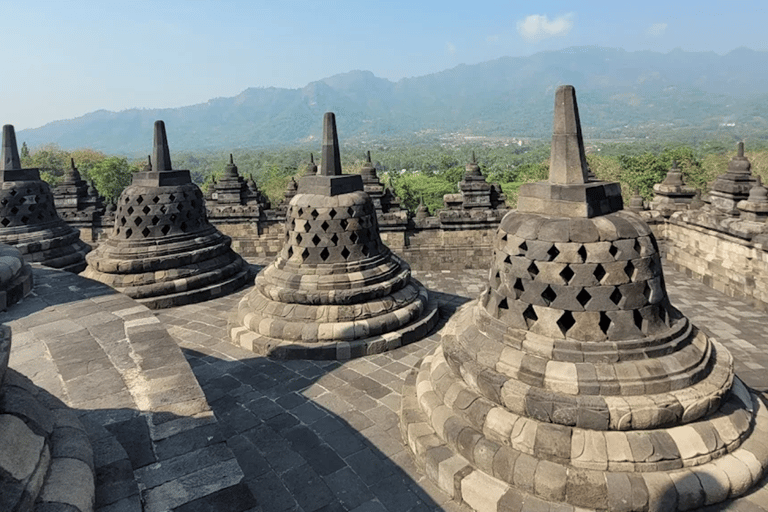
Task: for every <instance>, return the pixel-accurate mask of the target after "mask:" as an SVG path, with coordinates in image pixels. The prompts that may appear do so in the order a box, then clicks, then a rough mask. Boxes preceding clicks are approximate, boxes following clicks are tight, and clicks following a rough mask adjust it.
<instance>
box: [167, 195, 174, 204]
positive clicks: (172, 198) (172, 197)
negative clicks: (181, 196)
mask: <svg viewBox="0 0 768 512" xmlns="http://www.w3.org/2000/svg"><path fill="white" fill-rule="evenodd" d="M175 200H176V196H175V195H173V194H171V195H169V196H168V201H169V202H171V203H172V202H174V201H175Z"/></svg>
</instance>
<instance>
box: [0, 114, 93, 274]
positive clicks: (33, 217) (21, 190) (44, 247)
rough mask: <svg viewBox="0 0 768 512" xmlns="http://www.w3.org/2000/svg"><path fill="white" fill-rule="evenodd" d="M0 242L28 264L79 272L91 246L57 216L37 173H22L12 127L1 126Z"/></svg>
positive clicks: (49, 192)
mask: <svg viewBox="0 0 768 512" xmlns="http://www.w3.org/2000/svg"><path fill="white" fill-rule="evenodd" d="M0 181H1V182H2V187H0V242H2V243H5V244H8V245H12V246H14V247H16V248H17V249H18V250H19V251H21V254H22V255H23V256H24V259H25V260H26V261H27V262H29V263H41V264H43V265H46V266H48V267H52V268H58V269H62V270H68V271H70V272H80V271H81V270H83V269H84V268H85V255H86V253H87V252H88V251H90V250H91V248H90V246H89V245H88V244H86V243H85V242H83V241H82V240H80V233H79V232H78V231H77V230H76V229H74V228H73V227H71V226H69V225H68V224H67V223H66V222H64V221H63V220H62V219H61V218H60V217H59V215H58V213H56V207H55V205H54V199H53V194H52V193H51V189H50V187H49V186H48V184H47V183H46V182H44V181H43V180H41V179H40V171H39V170H38V169H22V168H21V159H20V158H19V152H18V147H17V145H16V133H15V132H14V129H13V126H11V125H5V126H3V148H2V157H1V158H0Z"/></svg>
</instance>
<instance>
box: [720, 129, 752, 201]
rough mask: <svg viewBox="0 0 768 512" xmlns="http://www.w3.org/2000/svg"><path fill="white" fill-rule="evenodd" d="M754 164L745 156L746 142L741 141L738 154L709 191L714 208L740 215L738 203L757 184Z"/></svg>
mask: <svg viewBox="0 0 768 512" xmlns="http://www.w3.org/2000/svg"><path fill="white" fill-rule="evenodd" d="M751 169H752V164H750V162H749V159H747V157H745V156H744V143H743V142H739V144H738V149H737V151H736V156H734V157H733V158H732V159H731V161H730V162H729V163H728V170H727V171H726V173H725V174H722V175H720V176H718V177H717V179H716V180H715V182H714V183H713V184H712V190H710V191H709V202H710V203H711V204H712V206H713V207H714V208H717V209H718V210H720V211H722V212H725V213H727V214H730V215H738V214H739V212H738V210H737V209H736V205H737V204H738V203H739V201H742V200H744V199H747V198H748V197H749V190H750V189H751V188H752V187H753V186H754V184H755V177H754V176H752V170H751Z"/></svg>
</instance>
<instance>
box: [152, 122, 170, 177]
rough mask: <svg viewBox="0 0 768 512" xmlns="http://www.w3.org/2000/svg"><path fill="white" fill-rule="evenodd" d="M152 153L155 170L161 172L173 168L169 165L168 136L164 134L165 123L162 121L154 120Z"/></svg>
mask: <svg viewBox="0 0 768 512" xmlns="http://www.w3.org/2000/svg"><path fill="white" fill-rule="evenodd" d="M152 155H153V158H152V160H153V161H154V162H155V167H154V169H155V170H156V171H161V172H162V171H170V170H172V169H173V167H172V166H171V151H170V149H168V137H167V136H166V134H165V123H164V122H163V121H155V140H154V147H153V148H152Z"/></svg>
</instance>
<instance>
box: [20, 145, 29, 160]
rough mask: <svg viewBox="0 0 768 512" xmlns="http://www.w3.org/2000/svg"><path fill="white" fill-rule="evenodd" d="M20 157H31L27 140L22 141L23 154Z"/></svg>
mask: <svg viewBox="0 0 768 512" xmlns="http://www.w3.org/2000/svg"><path fill="white" fill-rule="evenodd" d="M20 157H21V158H22V159H25V158H29V148H28V147H27V143H26V142H22V143H21V155H20Z"/></svg>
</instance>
